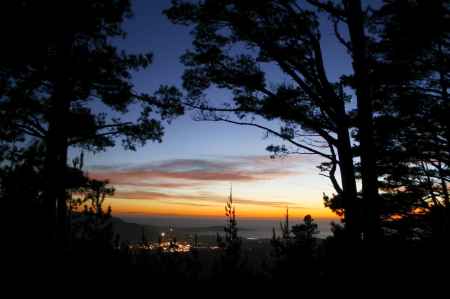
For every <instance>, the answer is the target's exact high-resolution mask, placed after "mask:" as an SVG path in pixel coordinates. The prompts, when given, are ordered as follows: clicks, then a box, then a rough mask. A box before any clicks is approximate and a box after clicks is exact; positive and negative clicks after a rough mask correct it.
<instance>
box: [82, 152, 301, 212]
mask: <svg viewBox="0 0 450 299" xmlns="http://www.w3.org/2000/svg"><path fill="white" fill-rule="evenodd" d="M305 162H306V163H307V162H308V161H305V160H304V159H303V157H290V158H286V159H275V160H274V159H270V158H269V157H268V156H241V157H222V158H215V159H173V160H165V161H158V162H153V163H145V164H140V165H129V166H125V165H120V166H117V167H115V168H114V167H111V166H102V165H97V166H91V167H90V168H89V176H90V177H92V178H96V179H101V180H105V179H108V180H109V181H110V183H111V184H112V185H114V186H115V187H116V189H117V191H116V194H115V196H114V198H117V199H121V200H127V199H128V200H145V201H148V202H149V203H151V202H164V203H167V204H169V205H181V206H186V205H189V206H191V207H193V206H198V207H217V208H220V206H222V205H223V204H224V203H225V201H226V198H227V195H226V194H214V193H213V192H211V186H212V185H213V184H216V183H228V182H239V183H254V182H264V181H270V180H274V179H279V178H284V177H289V176H293V175H299V174H301V173H300V172H299V170H298V167H297V166H298V165H299V164H300V163H305ZM248 197H249V196H248V195H247V196H246V197H245V198H243V197H239V196H237V197H235V199H234V201H235V203H237V204H239V205H245V206H260V207H263V206H264V207H273V208H284V207H286V206H289V207H290V208H292V209H295V208H298V209H301V208H303V207H301V206H298V205H297V204H296V203H294V202H289V201H284V200H258V199H253V198H248Z"/></svg>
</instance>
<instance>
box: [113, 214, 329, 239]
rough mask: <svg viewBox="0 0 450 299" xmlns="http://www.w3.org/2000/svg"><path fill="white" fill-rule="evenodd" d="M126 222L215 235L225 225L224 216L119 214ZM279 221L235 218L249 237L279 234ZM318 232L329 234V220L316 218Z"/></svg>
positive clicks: (295, 221)
mask: <svg viewBox="0 0 450 299" xmlns="http://www.w3.org/2000/svg"><path fill="white" fill-rule="evenodd" d="M120 218H122V219H123V220H125V221H127V222H133V223H137V224H142V225H151V226H155V227H160V228H167V229H168V228H169V227H172V228H173V229H174V230H177V229H182V230H189V231H191V232H195V233H197V234H199V235H215V234H216V233H217V232H219V233H222V232H223V227H224V226H225V219H224V218H213V217H210V218H208V217H195V218H194V217H162V216H151V217H149V216H137V215H133V216H129V215H127V216H120ZM280 221H282V219H249V218H243V219H237V222H238V229H239V235H240V236H241V237H243V238H249V239H266V238H271V237H272V234H273V233H272V232H273V228H275V232H276V233H277V234H278V235H279V234H280ZM315 222H316V223H317V225H318V229H319V231H320V233H319V234H318V237H319V238H326V237H327V236H329V235H331V230H330V229H331V225H330V223H331V220H329V219H317V220H315ZM299 223H302V221H301V220H300V219H290V225H291V226H292V225H295V224H299Z"/></svg>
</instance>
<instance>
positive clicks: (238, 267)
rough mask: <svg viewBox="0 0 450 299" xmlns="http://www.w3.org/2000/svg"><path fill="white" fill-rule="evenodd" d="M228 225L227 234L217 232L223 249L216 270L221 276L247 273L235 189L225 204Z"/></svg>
mask: <svg viewBox="0 0 450 299" xmlns="http://www.w3.org/2000/svg"><path fill="white" fill-rule="evenodd" d="M225 216H226V225H225V227H224V232H225V236H224V238H222V236H220V235H219V234H217V244H218V247H219V248H221V249H222V253H221V255H220V260H219V261H218V264H217V263H216V265H215V266H216V272H217V275H218V276H219V277H222V276H223V277H227V276H231V277H235V278H236V276H239V275H244V274H245V257H244V255H243V251H242V239H241V238H240V237H239V235H238V227H237V221H236V209H235V206H234V204H233V191H232V189H230V195H229V197H228V200H227V202H226V204H225Z"/></svg>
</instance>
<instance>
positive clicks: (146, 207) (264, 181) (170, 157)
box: [72, 0, 351, 217]
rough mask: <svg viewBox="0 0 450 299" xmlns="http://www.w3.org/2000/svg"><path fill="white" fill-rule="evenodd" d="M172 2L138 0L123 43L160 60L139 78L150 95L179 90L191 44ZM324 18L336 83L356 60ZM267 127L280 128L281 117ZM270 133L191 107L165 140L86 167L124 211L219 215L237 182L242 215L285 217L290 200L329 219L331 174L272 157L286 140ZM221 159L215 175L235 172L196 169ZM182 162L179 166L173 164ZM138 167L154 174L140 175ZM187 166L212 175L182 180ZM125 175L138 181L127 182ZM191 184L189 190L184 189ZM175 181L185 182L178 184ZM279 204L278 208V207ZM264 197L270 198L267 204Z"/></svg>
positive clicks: (309, 159)
mask: <svg viewBox="0 0 450 299" xmlns="http://www.w3.org/2000/svg"><path fill="white" fill-rule="evenodd" d="M169 5H170V0H153V1H145V0H138V1H134V2H133V11H134V17H133V18H132V19H130V20H127V21H126V23H125V27H124V28H125V30H126V31H127V32H128V37H127V39H126V40H125V41H119V42H118V45H119V46H120V47H121V48H123V49H125V50H127V51H129V52H134V53H141V52H149V51H151V52H152V53H153V54H154V63H153V64H152V65H151V66H150V67H149V68H148V69H147V70H145V71H141V72H138V73H136V74H135V75H134V78H133V82H134V84H135V90H137V91H140V92H148V93H152V92H153V91H155V90H156V89H157V88H158V87H159V86H160V85H161V84H167V85H175V86H178V87H181V76H182V74H183V65H182V64H181V63H180V62H179V57H180V56H181V55H182V54H183V53H184V52H185V51H186V50H187V49H189V48H190V47H191V41H192V37H191V36H190V34H189V31H190V29H189V28H186V27H181V26H176V25H173V24H171V23H170V22H169V21H168V20H167V19H166V18H165V16H163V15H162V13H161V12H162V10H163V9H165V8H167V7H168V6H169ZM322 21H323V22H322V23H323V25H322V27H321V31H322V39H323V40H322V47H323V49H324V56H325V57H324V58H325V64H326V66H327V72H328V76H329V77H330V78H331V79H332V80H333V79H337V78H338V77H339V76H340V75H342V74H343V73H349V72H350V70H351V65H350V64H349V60H348V58H347V57H346V53H345V51H344V49H343V48H342V47H340V46H339V45H338V44H337V42H336V41H335V40H334V34H333V32H332V27H330V26H329V23H328V22H327V20H325V19H324V20H322ZM266 70H268V76H267V77H268V78H269V79H270V80H271V81H272V82H277V81H278V82H279V81H280V80H283V78H282V76H281V75H280V72H279V71H278V70H277V68H276V67H274V66H268V67H267V69H266ZM209 96H210V97H211V98H213V99H221V100H226V93H222V92H215V93H214V92H213V93H211V94H210V95H209ZM265 124H267V123H265ZM267 125H269V126H272V127H277V123H276V122H275V123H270V124H267ZM264 135H265V134H264V132H263V131H261V130H260V129H257V128H251V127H243V126H234V125H230V124H225V123H215V122H199V121H194V120H192V114H191V113H189V112H188V113H187V114H186V115H184V116H183V117H180V118H178V119H176V120H174V121H173V122H172V123H171V124H170V125H168V126H166V129H165V136H164V138H163V142H162V143H148V144H147V145H146V146H144V147H141V148H138V150H137V151H135V152H130V151H124V150H123V149H122V148H120V147H119V146H117V147H115V148H112V149H108V150H107V151H105V152H102V153H97V154H95V155H93V154H87V155H86V164H87V166H88V170H89V172H90V173H92V174H94V175H97V177H100V178H111V182H112V183H113V184H114V185H115V186H116V188H117V195H116V197H114V198H112V199H110V201H109V202H110V204H111V205H112V207H113V211H114V210H116V211H118V212H119V213H122V214H124V215H125V214H127V213H129V214H139V213H142V214H143V215H147V214H148V215H151V214H158V215H167V216H173V215H182V214H183V213H182V212H183V211H185V212H186V213H187V214H189V213H191V214H192V213H193V212H195V211H200V212H199V215H209V214H211V215H221V213H223V203H224V202H225V200H226V197H227V196H228V192H229V188H230V183H233V189H234V195H235V197H236V198H238V199H240V201H239V200H238V201H237V204H238V215H239V211H242V214H243V215H245V216H248V217H251V216H252V212H251V211H252V209H260V210H262V211H265V212H264V213H262V214H261V213H260V214H258V215H256V214H255V215H254V216H261V215H269V214H270V215H271V216H274V215H275V214H277V213H279V215H280V217H282V216H283V213H284V208H285V207H284V206H285V204H286V205H287V204H289V205H290V206H293V207H297V208H298V209H297V210H295V208H294V209H293V213H294V214H295V215H298V216H299V217H300V216H301V215H304V214H306V213H315V214H317V215H320V216H324V217H331V213H330V212H329V211H328V210H327V209H325V208H324V207H323V205H322V192H327V193H331V192H332V188H331V185H330V183H329V182H328V179H327V178H324V177H322V176H319V175H318V169H317V168H316V165H317V164H318V163H319V162H320V160H319V159H318V158H316V157H313V156H309V155H308V156H302V157H298V156H297V157H291V158H286V159H282V160H270V159H269V153H268V152H267V151H266V150H265V148H266V146H268V145H270V144H272V143H276V144H278V143H280V140H279V139H277V138H274V137H269V138H263V137H264ZM72 153H74V152H72ZM180 161H184V163H179V162H180ZM200 161H203V162H202V163H201V162H200ZM236 161H241V163H242V165H240V166H236ZM219 162H220V163H222V164H220V165H222V166H221V167H222V168H221V169H219V170H218V171H216V172H215V173H217V172H221V171H223V172H225V173H227V174H228V175H229V176H224V177H223V179H221V178H220V177H214V178H213V179H210V178H211V172H212V170H211V169H210V168H206V169H205V168H201V169H200V170H199V169H198V167H199V165H204V164H205V163H209V164H214V163H219ZM189 163H190V164H189ZM226 163H229V164H226ZM158 165H166V166H167V165H171V168H170V169H168V170H167V169H165V170H166V172H163V173H162V172H158V174H155V172H156V168H157V166H158ZM177 165H178V167H179V169H174V167H176V166H177ZM214 165H216V164H214ZM106 166H107V167H106ZM137 169H138V170H143V173H144V174H149V177H143V176H142V174H137V173H136V170H137ZM189 169H194V170H196V171H197V170H198V171H204V172H206V173H207V174H208V176H207V179H205V176H198V175H193V176H191V177H186V176H184V177H180V176H178V174H177V176H176V177H174V174H173V173H179V172H182V173H186V172H188V171H189ZM274 169H277V170H278V171H279V172H276V171H275V172H272V173H274V175H273V176H272V177H270V176H264V177H262V176H259V177H255V178H252V179H247V180H246V179H243V180H240V179H233V178H236V177H239V175H242V174H243V173H251V174H254V173H255V170H256V171H260V172H264V171H267V172H268V173H270V171H273V170H274ZM215 170H217V169H215ZM215 170H214V171H215ZM168 173H169V174H168ZM126 174H129V175H130V178H131V179H134V180H135V181H136V182H140V183H134V182H130V180H131V179H130V180H127V179H124V178H125V177H126ZM195 174H197V172H196V173H195ZM151 182H153V184H150V183H151ZM189 184H190V185H192V187H191V188H187V187H186V186H185V185H189ZM175 185H176V186H182V187H180V188H178V189H177V188H174V186H175ZM168 186H170V187H168ZM196 198H198V200H196ZM208 199H209V200H208ZM274 201H277V202H279V203H280V205H275V206H274V205H273V202H274ZM261 202H267V206H266V207H265V206H264V204H261ZM208 204H209V206H208V207H207V205H208ZM189 205H190V207H189ZM195 207H198V208H197V209H196V208H195ZM202 209H203V210H202ZM266 212H267V213H266ZM269 212H270V213H269ZM194 214H195V213H194Z"/></svg>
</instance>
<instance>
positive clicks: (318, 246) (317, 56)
mask: <svg viewBox="0 0 450 299" xmlns="http://www.w3.org/2000/svg"><path fill="white" fill-rule="evenodd" d="M449 12H450V8H449V1H447V0H416V1H409V0H385V1H383V2H382V3H377V4H376V5H375V4H374V5H373V6H371V7H367V6H366V5H364V6H363V5H362V4H361V1H358V0H343V1H333V2H332V1H322V0H305V1H294V0H260V1H240V0H239V1H233V0H214V1H213V0H204V1H198V2H197V1H192V2H190V1H173V2H172V5H171V6H170V7H168V9H167V10H166V11H165V12H164V14H165V15H166V16H167V17H168V18H169V20H170V21H171V22H173V23H175V24H178V25H183V26H190V28H192V34H193V38H194V41H193V47H192V49H190V50H189V51H188V52H187V53H186V54H185V55H184V56H183V57H182V62H183V63H184V65H185V66H186V69H185V73H184V76H183V90H182V91H180V90H178V89H177V88H175V87H170V86H161V88H160V89H159V90H158V91H156V92H155V93H154V94H152V95H149V94H144V93H139V92H138V91H136V90H135V89H134V86H133V84H132V82H131V73H132V72H133V71H134V70H139V69H141V68H146V67H148V66H149V65H150V64H151V61H152V56H151V54H128V53H124V52H121V51H119V50H118V49H117V48H116V47H115V46H114V44H113V42H112V39H119V38H122V37H124V36H125V33H124V31H123V30H122V27H121V26H122V23H123V21H124V20H125V19H126V18H129V17H131V6H130V3H129V1H126V0H115V1H113V0H110V1H95V0H82V1H81V0H77V1H71V0H69V1H47V0H44V1H27V0H23V1H9V0H5V1H1V3H0V14H1V16H0V22H1V27H0V28H1V31H2V47H0V51H1V52H0V128H1V131H0V159H1V160H0V167H1V168H0V199H1V207H2V211H3V212H2V220H3V223H2V230H3V231H4V234H3V235H2V238H3V239H4V241H6V242H7V244H11V246H8V247H9V248H11V249H12V250H13V251H15V252H16V253H19V252H20V257H21V258H20V259H18V261H20V260H26V261H39V262H58V263H62V264H64V263H67V264H68V265H72V266H73V265H81V264H85V265H92V264H105V265H116V264H117V265H127V264H136V263H137V264H142V265H147V266H148V271H149V272H148V273H149V274H152V275H154V276H155V277H156V276H157V277H160V278H161V277H162V278H163V277H167V278H175V279H187V280H204V279H205V280H206V279H223V278H227V277H233V278H235V279H251V278H257V279H261V280H272V281H279V282H280V283H284V282H286V281H297V282H298V281H301V282H303V283H305V284H308V283H310V282H311V283H313V282H317V281H325V280H327V281H333V280H339V281H343V282H345V281H348V279H349V278H351V277H358V276H361V275H365V274H368V273H372V274H374V273H379V274H380V275H382V277H383V279H396V278H397V277H400V276H402V277H403V276H407V277H417V276H418V275H422V274H423V273H431V272H430V271H432V269H433V268H435V267H436V266H437V265H440V266H442V267H444V268H443V269H448V268H445V265H446V263H447V262H448V260H449V252H450V251H449V249H450V195H449V191H448V187H449V183H450V170H449V162H450V99H449V97H448V92H449V67H450V62H449V50H450V43H449V42H450V40H449V28H450V24H449V23H450V15H449ZM80 16H82V17H80ZM321 26H329V27H330V28H331V29H332V31H333V32H334V34H335V39H336V44H337V45H339V46H340V47H342V48H343V49H344V50H345V52H346V53H347V59H349V60H350V62H351V65H352V72H351V73H348V74H347V73H343V74H341V75H340V76H338V77H337V79H334V80H332V79H330V70H329V69H327V67H326V63H325V62H324V53H325V50H324V48H325V47H327V45H324V44H322V43H321V41H322V39H321V38H322V32H321V30H322V29H321ZM334 59H342V57H335V58H334ZM268 65H272V66H274V67H277V69H278V71H280V72H281V73H282V77H281V78H280V82H281V83H280V82H272V81H271V80H270V78H271V77H270V76H269V75H270V72H268V71H267V70H268V69H270V68H267V66H268ZM333 71H337V72H339V70H333ZM210 87H217V88H220V89H225V90H227V91H229V92H230V99H229V102H228V103H226V104H225V105H223V106H220V104H219V103H216V102H213V101H212V99H209V97H208V93H207V90H208V89H209V88H210ZM100 103H101V104H102V107H103V106H104V107H105V109H104V110H102V111H101V112H99V111H98V109H96V108H95V107H98V106H96V105H99V104H100ZM137 104H139V105H140V106H139V111H140V115H139V116H138V117H137V118H136V119H134V120H130V119H129V117H125V115H126V113H127V111H128V110H127V109H129V108H130V107H131V106H133V105H135V106H133V107H137V106H136V105H137ZM187 109H189V110H192V111H193V113H195V118H196V119H197V120H206V121H221V122H226V123H232V124H235V125H246V126H254V127H258V128H260V129H262V130H265V131H266V132H267V133H268V134H271V135H275V136H278V137H280V140H281V142H283V143H282V144H281V145H271V146H269V147H268V150H269V151H270V152H271V153H272V154H273V156H275V157H276V156H279V155H289V154H315V155H318V156H320V157H322V158H323V161H324V162H323V163H321V165H319V170H320V171H321V174H322V175H325V176H327V177H329V178H330V182H331V183H332V185H333V187H334V189H335V193H334V194H324V204H325V205H326V206H327V207H329V208H330V209H332V210H333V211H334V212H336V213H337V214H338V215H340V216H341V217H342V223H339V224H334V225H333V236H332V237H329V238H328V239H326V240H318V239H316V238H315V234H316V230H317V226H316V225H315V224H314V220H313V219H312V218H311V217H310V216H307V217H305V219H304V222H303V223H301V224H297V225H294V226H290V225H289V221H288V217H287V218H286V221H284V222H283V224H282V235H280V236H275V235H274V238H273V240H272V241H271V244H270V250H269V253H268V254H261V258H259V257H258V258H255V257H256V256H257V254H255V253H254V252H252V248H245V246H244V247H243V246H242V240H241V239H240V237H239V234H238V229H237V226H238V225H237V221H236V215H235V210H234V206H233V203H232V199H231V196H230V200H229V202H228V203H227V205H226V217H227V218H226V219H227V222H226V226H225V232H224V235H223V236H219V237H218V240H217V245H218V247H219V248H218V249H217V250H215V251H211V252H210V251H208V252H203V251H201V250H196V249H193V250H191V251H190V252H189V253H174V252H152V253H147V252H141V253H140V252H136V251H135V252H131V251H130V248H129V247H128V246H126V244H123V242H121V240H120V236H117V235H115V234H114V231H113V229H112V224H111V221H110V220H111V213H112V211H111V209H107V208H105V207H103V201H104V200H105V198H106V197H107V196H112V195H113V193H114V188H112V187H111V186H109V185H108V182H106V181H97V180H93V179H91V178H89V177H88V176H87V175H86V174H85V173H84V171H83V167H84V165H83V154H81V155H80V156H79V157H76V158H74V159H73V160H72V161H68V160H69V159H68V151H69V149H81V150H82V151H100V150H104V149H107V148H109V147H113V146H115V143H116V142H121V143H122V145H123V146H124V147H125V148H126V149H130V150H135V149H136V147H137V146H140V145H143V144H145V143H146V142H147V141H161V140H162V136H163V122H165V121H170V120H171V119H173V118H174V117H177V116H179V115H181V114H183V113H184V112H185V110H187ZM120 116H124V119H121V118H120ZM258 119H259V120H260V119H264V120H276V121H279V122H280V123H282V127H281V128H280V129H279V130H274V129H273V128H269V127H265V126H264V125H263V124H259V123H257V122H256V120H258ZM359 186H361V188H359ZM444 275H446V274H444Z"/></svg>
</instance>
